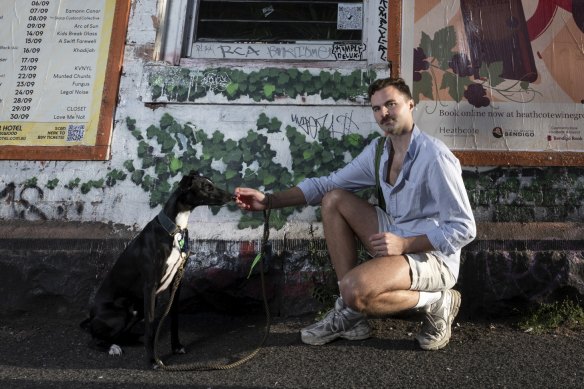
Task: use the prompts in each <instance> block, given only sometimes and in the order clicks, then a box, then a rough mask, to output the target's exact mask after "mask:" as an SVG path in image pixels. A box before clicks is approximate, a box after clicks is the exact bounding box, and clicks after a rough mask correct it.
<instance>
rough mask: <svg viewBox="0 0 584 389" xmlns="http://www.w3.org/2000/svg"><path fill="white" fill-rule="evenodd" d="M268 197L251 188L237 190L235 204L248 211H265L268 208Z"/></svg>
mask: <svg viewBox="0 0 584 389" xmlns="http://www.w3.org/2000/svg"><path fill="white" fill-rule="evenodd" d="M266 200H267V199H266V195H265V194H264V193H262V192H260V191H259V190H256V189H251V188H235V204H236V205H237V206H238V207H239V208H240V209H243V210H246V211H263V210H264V209H266V208H267V203H266Z"/></svg>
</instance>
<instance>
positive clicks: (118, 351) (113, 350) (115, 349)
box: [107, 344, 124, 357]
mask: <svg viewBox="0 0 584 389" xmlns="http://www.w3.org/2000/svg"><path fill="white" fill-rule="evenodd" d="M107 353H108V354H109V355H111V356H113V357H119V356H120V355H122V354H123V353H124V351H123V350H122V348H121V347H120V346H118V345H117V344H112V345H111V346H110V348H109V351H108V352H107Z"/></svg>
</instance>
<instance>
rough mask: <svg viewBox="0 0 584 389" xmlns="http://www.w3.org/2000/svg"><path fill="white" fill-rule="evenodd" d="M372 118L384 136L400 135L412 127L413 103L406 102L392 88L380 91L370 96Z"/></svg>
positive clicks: (403, 97) (402, 96)
mask: <svg viewBox="0 0 584 389" xmlns="http://www.w3.org/2000/svg"><path fill="white" fill-rule="evenodd" d="M371 108H372V109H373V116H374V117H375V121H376V122H377V124H379V127H381V129H382V130H383V132H384V133H385V135H401V134H403V133H404V132H408V131H410V130H411V129H412V127H413V125H414V119H413V117H412V110H413V109H414V101H413V100H408V99H407V98H406V97H405V96H404V95H403V94H401V93H400V92H399V91H398V90H397V89H396V88H394V87H393V86H388V87H386V88H383V89H380V90H378V91H377V92H375V93H374V94H373V95H372V96H371Z"/></svg>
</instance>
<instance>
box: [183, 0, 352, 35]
mask: <svg viewBox="0 0 584 389" xmlns="http://www.w3.org/2000/svg"><path fill="white" fill-rule="evenodd" d="M362 26H363V2H362V1H359V0H353V1H347V2H345V3H339V2H338V1H335V0H324V1H313V0H301V1H291V0H276V1H242V0H201V1H200V3H199V9H198V13H197V24H196V28H195V31H194V34H195V35H194V40H195V41H196V42H209V41H219V42H265V43H275V42H279V43H296V41H349V42H357V43H361V30H362Z"/></svg>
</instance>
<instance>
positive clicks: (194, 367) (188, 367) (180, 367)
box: [153, 194, 272, 371]
mask: <svg viewBox="0 0 584 389" xmlns="http://www.w3.org/2000/svg"><path fill="white" fill-rule="evenodd" d="M266 198H267V200H268V205H267V208H266V209H265V210H264V233H263V237H262V247H261V251H260V255H259V258H260V260H259V263H260V279H261V285H262V298H263V302H264V310H265V313H266V327H265V331H264V335H263V337H262V340H261V341H260V344H259V345H258V346H257V348H256V349H255V350H254V351H252V352H251V353H249V354H248V355H246V356H244V357H243V358H241V359H239V360H237V361H235V362H232V363H227V364H212V363H211V364H205V363H190V364H177V365H165V364H164V363H163V362H162V361H161V360H160V358H159V357H158V352H157V344H158V335H159V333H160V328H161V327H162V324H163V322H164V321H165V320H166V317H167V316H168V313H169V312H170V309H171V307H172V303H173V301H174V295H175V293H176V291H177V290H178V288H179V285H180V281H181V279H182V277H183V275H184V265H185V264H186V262H187V259H188V258H189V256H190V250H187V251H188V252H187V251H185V252H181V258H182V259H181V263H180V266H179V268H178V270H177V273H176V277H175V279H174V282H173V284H172V291H171V294H170V299H169V301H168V304H167V306H166V309H165V311H164V313H163V315H162V318H161V319H160V322H159V323H158V327H157V328H156V334H155V336H154V350H153V351H154V361H155V362H156V365H157V366H158V367H159V368H160V369H162V370H164V371H206V370H228V369H232V368H235V367H239V366H241V365H243V364H244V363H246V362H248V361H249V360H250V359H252V358H253V357H255V356H256V355H257V354H258V353H259V352H260V350H261V348H262V347H263V346H264V344H265V343H266V340H267V339H268V336H269V335H270V325H271V318H270V307H269V305H268V298H267V295H266V282H265V279H264V268H263V261H262V259H263V258H264V257H265V256H266V254H267V251H268V239H269V237H270V214H271V211H272V198H271V196H270V195H269V194H266ZM253 266H254V265H253V264H252V269H253Z"/></svg>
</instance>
